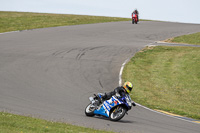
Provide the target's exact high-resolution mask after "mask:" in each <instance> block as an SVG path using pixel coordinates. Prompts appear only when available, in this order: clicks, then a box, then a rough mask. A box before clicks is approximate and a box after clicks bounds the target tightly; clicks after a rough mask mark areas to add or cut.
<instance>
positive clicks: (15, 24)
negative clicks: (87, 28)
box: [0, 11, 131, 32]
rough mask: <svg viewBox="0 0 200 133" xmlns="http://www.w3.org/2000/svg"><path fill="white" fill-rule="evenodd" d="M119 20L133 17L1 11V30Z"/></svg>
mask: <svg viewBox="0 0 200 133" xmlns="http://www.w3.org/2000/svg"><path fill="white" fill-rule="evenodd" d="M117 21H131V19H130V18H117V17H103V16H85V15H66V14H45V13H27V12H3V11H0V32H9V31H18V30H27V29H36V28H45V27H56V26H66V25H80V24H92V23H104V22H117Z"/></svg>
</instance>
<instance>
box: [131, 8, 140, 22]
mask: <svg viewBox="0 0 200 133" xmlns="http://www.w3.org/2000/svg"><path fill="white" fill-rule="evenodd" d="M134 14H136V16H137V19H138V22H139V16H138V15H139V12H138V10H137V9H135V10H134V11H133V13H132V17H133V16H134Z"/></svg>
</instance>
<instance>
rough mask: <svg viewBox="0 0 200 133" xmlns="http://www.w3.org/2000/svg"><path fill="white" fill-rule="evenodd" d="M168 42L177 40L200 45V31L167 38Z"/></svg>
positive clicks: (176, 41) (177, 41)
mask: <svg viewBox="0 0 200 133" xmlns="http://www.w3.org/2000/svg"><path fill="white" fill-rule="evenodd" d="M166 41H167V42H172V43H173V42H175V43H186V44H195V45H200V32H198V33H194V34H189V35H183V36H178V37H174V38H172V39H168V40H166Z"/></svg>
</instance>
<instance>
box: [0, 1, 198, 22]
mask: <svg viewBox="0 0 200 133" xmlns="http://www.w3.org/2000/svg"><path fill="white" fill-rule="evenodd" d="M199 7H200V0H0V11H27V12H44V13H63V14H81V15H96V16H112V17H125V18H130V17H131V12H132V11H133V10H134V9H135V8H137V9H138V11H139V13H140V18H142V19H151V20H163V21H172V22H184V23H198V24H200V8H199Z"/></svg>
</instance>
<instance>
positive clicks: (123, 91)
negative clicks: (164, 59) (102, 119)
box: [100, 82, 135, 106]
mask: <svg viewBox="0 0 200 133" xmlns="http://www.w3.org/2000/svg"><path fill="white" fill-rule="evenodd" d="M132 88H133V85H132V83H131V82H125V83H124V85H123V86H119V87H117V88H115V89H114V91H111V92H109V93H105V94H104V95H103V96H102V98H101V100H100V103H103V102H104V101H105V100H108V99H110V98H111V97H112V96H113V95H116V96H117V97H123V96H125V95H129V94H130V92H131V90H132ZM132 104H133V106H135V103H132Z"/></svg>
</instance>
